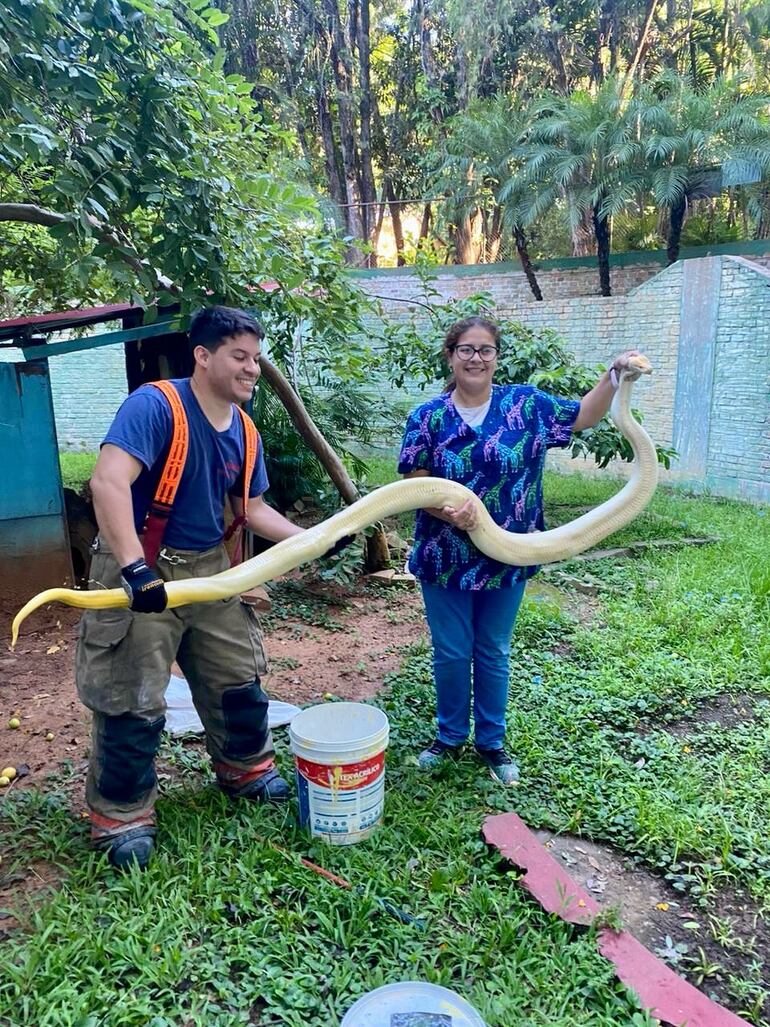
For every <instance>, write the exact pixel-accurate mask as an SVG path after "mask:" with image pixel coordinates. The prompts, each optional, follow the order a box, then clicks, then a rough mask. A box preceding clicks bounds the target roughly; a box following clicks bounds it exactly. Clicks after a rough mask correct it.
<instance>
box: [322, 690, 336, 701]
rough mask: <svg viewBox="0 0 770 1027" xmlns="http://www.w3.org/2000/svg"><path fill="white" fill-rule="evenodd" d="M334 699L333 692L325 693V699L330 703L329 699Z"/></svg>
mask: <svg viewBox="0 0 770 1027" xmlns="http://www.w3.org/2000/svg"><path fill="white" fill-rule="evenodd" d="M333 698H334V696H333V695H332V693H331V692H324V699H326V700H327V701H328V700H329V699H333Z"/></svg>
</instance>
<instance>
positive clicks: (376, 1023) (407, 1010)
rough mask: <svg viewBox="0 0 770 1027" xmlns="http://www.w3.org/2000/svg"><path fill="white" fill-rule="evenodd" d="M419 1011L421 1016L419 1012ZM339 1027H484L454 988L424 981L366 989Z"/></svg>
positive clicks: (479, 1017)
mask: <svg viewBox="0 0 770 1027" xmlns="http://www.w3.org/2000/svg"><path fill="white" fill-rule="evenodd" d="M421 1014H422V1015H421ZM340 1027H485V1024H484V1021H483V1020H482V1019H481V1016H480V1015H479V1014H478V1012H477V1011H476V1010H475V1009H474V1008H473V1006H471V1005H469V1004H468V1003H467V1002H466V1001H465V999H464V998H461V997H460V996H459V995H458V994H456V993H455V992H454V991H450V990H449V989H448V988H442V987H440V985H438V984H428V983H427V982H426V981H401V982H400V983H398V984H386V985H384V986H383V987H382V988H377V989H376V990H375V991H370V992H369V994H368V995H364V996H363V998H360V999H359V1000H358V1002H356V1004H355V1005H354V1006H353V1007H352V1008H351V1009H349V1010H348V1011H347V1013H346V1014H345V1016H344V1018H343V1020H342V1023H341V1025H340Z"/></svg>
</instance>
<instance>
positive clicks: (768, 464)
mask: <svg viewBox="0 0 770 1027" xmlns="http://www.w3.org/2000/svg"><path fill="white" fill-rule="evenodd" d="M710 415H711V416H710V422H711V423H710V431H709V447H708V464H707V476H706V484H707V486H708V487H710V488H711V489H713V490H714V491H715V492H717V493H719V494H725V493H726V494H728V495H730V494H737V495H740V496H747V497H751V498H753V497H758V498H760V499H763V500H764V501H765V502H770V270H768V269H767V268H765V267H761V266H758V265H756V264H751V263H749V262H748V261H745V260H742V259H740V258H731V257H723V258H722V276H721V286H720V296H719V309H718V314H717V325H716V347H715V354H714V381H713V391H712V396H711V406H710ZM736 482H737V493H736V492H735V491H734V486H735V484H736Z"/></svg>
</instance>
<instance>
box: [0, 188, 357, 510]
mask: <svg viewBox="0 0 770 1027" xmlns="http://www.w3.org/2000/svg"><path fill="white" fill-rule="evenodd" d="M86 217H87V218H88V222H89V224H90V225H91V227H92V229H93V230H94V234H95V235H97V236H98V237H99V239H101V240H102V242H105V243H106V244H107V245H108V246H111V247H113V248H114V249H115V250H116V251H117V253H118V255H119V256H120V257H121V259H122V260H124V261H125V262H126V264H128V265H129V267H131V268H133V270H134V271H136V272H137V274H140V275H146V274H147V272H148V270H150V266H149V264H148V263H147V261H144V260H141V259H140V257H139V255H138V253H137V252H136V250H134V249H133V247H132V246H131V244H130V242H129V241H128V240H127V239H126V240H125V241H123V240H121V238H120V236H119V235H118V232H117V231H116V230H115V229H113V228H110V227H107V226H106V225H103V224H102V223H101V222H100V221H98V220H97V219H96V218H95V217H92V216H91V215H90V214H87V215H86ZM0 221H21V222H24V223H25V224H29V225H42V226H43V227H45V228H54V227H56V226H58V225H62V224H71V222H70V220H69V218H68V217H67V216H66V215H65V214H60V213H58V211H54V210H45V209H44V208H43V207H38V206H36V205H35V204H33V203H0ZM152 270H153V273H154V275H155V280H156V285H157V288H159V289H162V290H163V291H164V292H168V293H170V294H171V295H172V296H177V297H179V296H181V295H182V290H181V288H180V287H179V286H178V285H177V284H176V282H172V281H171V279H170V278H167V277H166V276H165V275H162V274H161V273H160V272H159V271H157V270H156V269H152ZM259 363H260V367H261V369H262V375H263V377H264V379H265V381H266V382H267V384H268V385H269V386H270V388H271V389H272V390H273V392H275V394H276V396H278V398H279V399H280V401H281V402H282V403H283V405H284V406H285V407H286V410H287V412H288V414H289V417H290V418H291V420H292V423H293V424H294V427H295V428H296V429H297V431H298V432H299V434H300V435H301V436H302V438H303V439H304V440H305V442H307V444H308V446H309V447H310V449H311V450H312V451H313V453H315V455H316V456H317V457H318V460H319V461H320V463H321V465H322V466H323V467H324V468H325V469H326V472H327V473H328V475H329V477H330V478H331V480H332V481H333V482H334V484H335V486H336V487H337V489H338V490H339V493H340V495H341V496H342V498H343V499H344V501H345V502H346V503H355V501H356V500H357V499H359V498H360V496H359V493H358V491H357V490H356V487H355V485H354V484H353V482H352V480H351V478H350V475H349V474H348V472H347V471H346V470H345V466H344V464H343V463H342V461H341V460H340V458H339V457H338V456H337V454H336V453H335V452H334V450H333V449H332V447H331V446H330V445H329V443H328V442H327V441H326V439H325V438H324V437H323V435H322V434H321V432H320V431H319V430H318V428H316V426H315V424H314V423H313V420H312V418H311V417H310V414H308V412H307V410H306V409H305V404H304V403H303V402H302V399H301V397H300V396H299V394H298V393H297V392H295V390H294V389H293V388H292V386H291V385H290V383H289V382H288V381H287V379H286V378H285V377H284V376H283V374H282V373H281V371H280V370H279V369H278V368H277V367H276V366H275V364H272V363H270V361H269V360H268V359H267V358H266V357H262V358H261V359H260V362H259Z"/></svg>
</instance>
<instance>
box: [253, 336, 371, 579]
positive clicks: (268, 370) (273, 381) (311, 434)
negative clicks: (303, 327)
mask: <svg viewBox="0 0 770 1027" xmlns="http://www.w3.org/2000/svg"><path fill="white" fill-rule="evenodd" d="M259 366H260V369H261V371H262V377H263V378H264V380H265V381H266V382H267V384H268V385H269V386H270V388H271V389H272V390H273V392H274V393H275V394H276V396H277V397H278V398H279V399H280V401H281V403H282V404H283V406H284V407H285V408H286V412H287V413H288V415H289V417H290V418H291V421H292V424H293V425H294V427H295V428H296V429H297V431H298V432H299V434H300V435H301V436H302V438H303V439H304V440H305V442H306V443H307V444H308V446H309V448H310V449H311V450H312V452H313V453H315V455H316V457H317V458H318V461H319V463H320V464H321V466H322V467H323V468H324V470H325V471H326V473H327V474H328V475H329V477H330V478H331V480H332V482H333V483H334V485H335V487H336V489H337V491H338V492H339V494H340V496H342V498H343V500H344V501H345V502H346V503H347V504H348V505H350V504H351V503H355V502H356V500H357V499H360V498H361V496H360V493H359V492H358V490H357V489H356V487H355V485H354V484H353V482H352V480H351V478H350V475H349V474H348V472H347V470H346V469H345V465H344V464H343V462H342V461H341V460H340V458H339V457H338V456H337V454H336V453H335V452H334V450H333V449H332V447H331V446H330V445H329V443H328V442H327V441H326V439H325V438H324V437H323V435H322V434H321V432H320V431H319V430H318V428H317V427H316V426H315V423H314V422H313V420H312V418H311V417H310V414H309V413H308V412H307V410H306V408H305V404H304V403H303V402H302V398H301V397H300V395H299V393H298V392H296V391H295V390H294V389H293V388H292V386H291V384H290V383H289V382H288V381H287V379H286V378H285V377H284V375H283V374H282V373H281V371H280V370H279V369H278V368H277V367H276V366H275V364H272V363H271V362H270V361H269V360H268V359H267V357H264V356H263V357H260V360H259ZM389 560H390V554H389V552H388V543H387V540H386V538H385V532H384V529H383V528H382V527H378V528H377V529H376V530H375V532H374V533H373V535H371V536H369V537H368V538H367V540H366V569H367V570H368V571H375V570H384V569H385V568H386V567H387V566H388V563H389Z"/></svg>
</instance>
